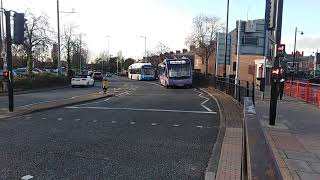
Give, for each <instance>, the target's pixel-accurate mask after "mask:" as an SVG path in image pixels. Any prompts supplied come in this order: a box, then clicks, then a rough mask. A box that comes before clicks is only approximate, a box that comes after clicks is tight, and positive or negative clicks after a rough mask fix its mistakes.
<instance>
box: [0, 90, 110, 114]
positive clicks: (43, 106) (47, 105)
mask: <svg viewBox="0 0 320 180" xmlns="http://www.w3.org/2000/svg"><path fill="white" fill-rule="evenodd" d="M113 96H114V95H113V94H103V93H93V94H89V95H86V96H79V97H72V98H67V99H58V100H54V101H49V102H41V103H34V104H30V105H26V106H21V107H18V108H16V109H15V111H14V112H8V111H7V110H0V119H7V118H11V117H15V116H22V115H26V114H31V113H34V112H39V111H45V110H50V109H55V108H59V107H65V106H73V105H76V104H80V103H86V102H91V101H95V100H99V99H104V98H108V97H113Z"/></svg>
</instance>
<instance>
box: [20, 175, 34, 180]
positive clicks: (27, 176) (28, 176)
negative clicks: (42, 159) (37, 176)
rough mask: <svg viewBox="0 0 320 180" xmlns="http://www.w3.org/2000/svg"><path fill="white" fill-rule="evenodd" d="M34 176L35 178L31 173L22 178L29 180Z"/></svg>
mask: <svg viewBox="0 0 320 180" xmlns="http://www.w3.org/2000/svg"><path fill="white" fill-rule="evenodd" d="M32 178H33V176H31V175H25V176H23V177H22V178H21V179H22V180H29V179H32Z"/></svg>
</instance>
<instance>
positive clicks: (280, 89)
mask: <svg viewBox="0 0 320 180" xmlns="http://www.w3.org/2000/svg"><path fill="white" fill-rule="evenodd" d="M284 83H285V79H284V78H281V79H280V83H279V95H280V101H281V100H282V97H283V91H284Z"/></svg>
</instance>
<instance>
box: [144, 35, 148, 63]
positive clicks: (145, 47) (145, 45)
mask: <svg viewBox="0 0 320 180" xmlns="http://www.w3.org/2000/svg"><path fill="white" fill-rule="evenodd" d="M144 54H145V56H146V62H148V55H147V36H145V37H144Z"/></svg>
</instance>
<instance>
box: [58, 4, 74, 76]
mask: <svg viewBox="0 0 320 180" xmlns="http://www.w3.org/2000/svg"><path fill="white" fill-rule="evenodd" d="M60 13H66V14H72V13H76V12H74V10H73V9H72V11H71V12H62V11H60V7H59V0H57V26H58V74H59V75H61V49H60V46H61V43H60Z"/></svg>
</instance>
